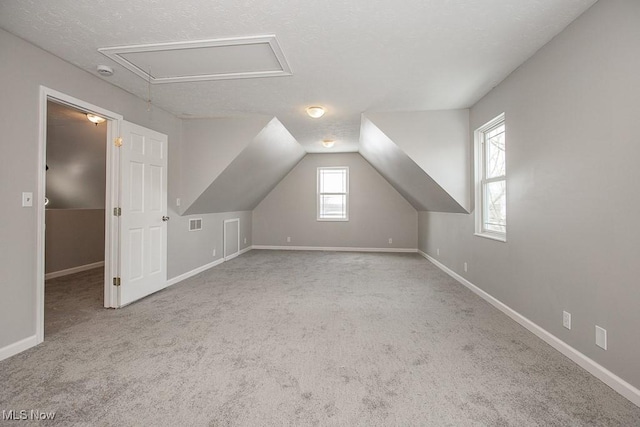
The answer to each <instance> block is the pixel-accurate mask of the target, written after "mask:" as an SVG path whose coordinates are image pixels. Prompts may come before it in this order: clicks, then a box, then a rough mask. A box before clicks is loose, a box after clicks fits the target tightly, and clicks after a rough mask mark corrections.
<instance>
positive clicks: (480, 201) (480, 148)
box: [474, 113, 509, 242]
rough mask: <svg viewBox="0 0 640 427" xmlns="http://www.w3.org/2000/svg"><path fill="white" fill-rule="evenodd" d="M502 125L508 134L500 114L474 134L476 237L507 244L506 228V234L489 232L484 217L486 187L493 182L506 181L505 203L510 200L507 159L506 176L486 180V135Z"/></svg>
mask: <svg viewBox="0 0 640 427" xmlns="http://www.w3.org/2000/svg"><path fill="white" fill-rule="evenodd" d="M502 124H505V132H506V123H505V114H504V113H502V114H500V115H499V116H498V117H496V118H494V119H493V120H491V121H489V122H487V123H485V124H484V125H482V126H480V127H479V128H478V129H477V130H476V131H475V133H474V140H475V160H476V162H475V163H476V206H475V210H476V215H475V216H476V231H475V235H476V236H480V237H485V238H488V239H493V240H498V241H501V242H506V241H507V231H506V227H505V232H504V233H503V232H499V231H495V230H487V229H486V228H485V227H484V224H485V221H484V215H485V212H487V209H486V206H485V205H486V200H485V191H484V188H485V186H486V185H487V184H490V183H492V182H500V181H504V183H505V191H506V192H507V193H506V194H505V203H508V202H507V200H508V195H509V194H508V191H507V190H506V188H507V171H506V158H505V174H504V175H502V176H496V177H492V178H486V174H485V172H486V164H487V161H486V154H487V150H486V147H485V135H486V134H487V133H488V132H489V131H491V130H492V129H494V128H496V127H497V126H500V125H502ZM505 145H506V144H505ZM505 208H506V207H505ZM507 218H508V217H507ZM507 226H508V220H507Z"/></svg>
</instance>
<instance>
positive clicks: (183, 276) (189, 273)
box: [166, 258, 224, 287]
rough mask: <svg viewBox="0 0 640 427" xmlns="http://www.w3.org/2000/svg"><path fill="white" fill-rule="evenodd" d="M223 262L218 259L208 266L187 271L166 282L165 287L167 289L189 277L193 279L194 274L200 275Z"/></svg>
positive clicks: (222, 259) (221, 259)
mask: <svg viewBox="0 0 640 427" xmlns="http://www.w3.org/2000/svg"><path fill="white" fill-rule="evenodd" d="M223 262H224V258H219V259H217V260H215V261H213V262H210V263H209V264H205V265H202V266H200V267H198V268H194V269H193V270H191V271H187V272H186V273H182V274H181V275H179V276H176V277H172V278H171V279H169V280H167V286H166V287H169V286H171V285H175V284H176V283H178V282H182V281H183V280H187V279H188V278H189V277H193V276H195V275H196V274H199V273H202V272H203V271H205V270H208V269H210V268H213V267H215V266H216V265H220V264H222V263H223Z"/></svg>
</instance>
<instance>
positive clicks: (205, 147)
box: [170, 116, 272, 213]
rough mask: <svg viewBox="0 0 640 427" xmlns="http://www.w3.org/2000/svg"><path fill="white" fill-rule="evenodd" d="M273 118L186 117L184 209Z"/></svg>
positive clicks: (183, 184)
mask: <svg viewBox="0 0 640 427" xmlns="http://www.w3.org/2000/svg"><path fill="white" fill-rule="evenodd" d="M271 119H272V117H268V116H252V117H231V118H218V119H189V120H184V121H183V125H182V141H183V142H182V146H183V147H182V159H181V162H182V168H181V169H182V189H181V194H182V195H181V198H182V203H181V206H180V208H179V210H180V212H181V213H185V212H187V210H188V209H189V207H190V206H191V205H192V204H193V203H194V202H195V201H196V199H198V197H200V195H201V194H202V193H203V192H204V191H205V190H207V188H209V186H210V185H211V183H212V182H213V181H215V179H216V178H217V177H218V176H219V175H220V174H221V173H222V172H223V171H224V170H225V169H227V167H228V166H229V164H231V162H233V160H234V159H235V158H236V157H238V155H239V154H240V153H241V152H242V151H243V150H244V149H245V148H246V147H247V146H248V145H249V144H251V142H252V141H253V140H254V138H255V137H256V136H257V135H258V134H259V133H260V131H262V129H264V127H265V126H266V125H267V123H269V121H270V120H271ZM170 202H175V200H170ZM174 206H175V205H174ZM230 210H233V209H230Z"/></svg>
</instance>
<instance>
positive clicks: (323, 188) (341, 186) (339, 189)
mask: <svg viewBox="0 0 640 427" xmlns="http://www.w3.org/2000/svg"><path fill="white" fill-rule="evenodd" d="M346 172H347V171H346V170H344V169H323V170H321V171H320V192H321V193H346V192H347V173H346Z"/></svg>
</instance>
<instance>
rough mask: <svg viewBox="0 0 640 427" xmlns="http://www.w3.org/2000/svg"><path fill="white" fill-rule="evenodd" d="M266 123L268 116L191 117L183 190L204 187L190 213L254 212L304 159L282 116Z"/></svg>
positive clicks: (186, 134)
mask: <svg viewBox="0 0 640 427" xmlns="http://www.w3.org/2000/svg"><path fill="white" fill-rule="evenodd" d="M263 122H264V118H263V117H257V118H241V119H215V120H185V122H184V125H183V136H184V141H185V144H187V147H186V150H185V154H186V156H183V159H182V160H183V180H184V182H183V190H185V191H187V190H189V189H190V188H191V185H192V184H193V183H195V182H197V183H198V187H197V188H199V190H196V192H195V193H193V192H191V193H190V194H189V196H188V197H189V199H188V204H186V205H184V207H185V210H184V211H183V213H184V214H187V215H190V214H201V213H218V212H235V211H247V210H253V208H255V207H256V206H257V205H258V203H260V201H262V199H264V197H265V196H266V195H267V194H269V192H270V191H271V190H272V189H273V188H274V187H275V186H276V185H277V184H278V183H279V182H280V181H281V180H282V178H284V177H285V175H286V174H287V173H289V171H291V169H293V168H294V166H295V165H296V164H297V163H298V162H299V161H300V160H301V159H302V158H303V157H304V155H305V151H304V149H303V148H302V146H301V145H300V144H298V142H297V141H296V140H295V138H294V137H293V136H292V135H291V134H290V133H289V131H288V130H287V129H286V128H285V127H284V126H283V125H282V123H280V121H279V120H278V119H276V118H272V119H271V120H269V121H268V122H266V123H265V124H264V125H263V127H262V128H260V126H261V125H262V123H263ZM204 183H206V184H207V185H206V186H204V188H203V186H202V184H204ZM194 195H195V197H194Z"/></svg>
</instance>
